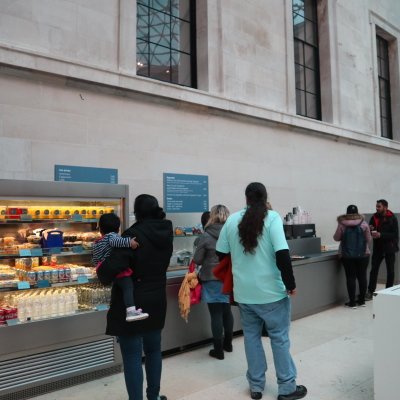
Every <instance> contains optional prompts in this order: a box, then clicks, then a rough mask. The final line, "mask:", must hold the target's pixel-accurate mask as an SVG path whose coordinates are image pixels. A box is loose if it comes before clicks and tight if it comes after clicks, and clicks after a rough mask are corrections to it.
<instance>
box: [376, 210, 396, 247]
mask: <svg viewBox="0 0 400 400" xmlns="http://www.w3.org/2000/svg"><path fill="white" fill-rule="evenodd" d="M369 224H370V225H372V226H373V227H374V229H376V230H377V231H378V232H380V234H381V237H380V238H379V239H374V253H375V252H377V253H396V252H398V251H399V225H398V222H397V218H396V216H395V215H394V214H393V213H392V212H391V211H390V210H387V211H386V215H385V216H383V215H380V214H378V213H375V214H374V215H373V216H372V217H371V220H370V221H369Z"/></svg>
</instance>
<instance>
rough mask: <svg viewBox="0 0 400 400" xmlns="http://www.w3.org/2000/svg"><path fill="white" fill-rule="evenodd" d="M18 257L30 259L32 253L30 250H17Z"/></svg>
mask: <svg viewBox="0 0 400 400" xmlns="http://www.w3.org/2000/svg"><path fill="white" fill-rule="evenodd" d="M19 255H20V256H21V257H30V256H31V255H32V253H31V250H30V249H20V250H19Z"/></svg>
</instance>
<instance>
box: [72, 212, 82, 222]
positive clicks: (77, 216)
mask: <svg viewBox="0 0 400 400" xmlns="http://www.w3.org/2000/svg"><path fill="white" fill-rule="evenodd" d="M72 221H75V222H82V215H80V214H72Z"/></svg>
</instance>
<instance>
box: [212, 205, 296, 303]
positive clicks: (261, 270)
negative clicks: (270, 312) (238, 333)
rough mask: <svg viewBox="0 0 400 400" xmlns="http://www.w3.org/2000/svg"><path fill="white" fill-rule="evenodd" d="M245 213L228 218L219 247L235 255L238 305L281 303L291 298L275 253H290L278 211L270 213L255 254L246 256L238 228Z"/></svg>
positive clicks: (234, 272)
mask: <svg viewBox="0 0 400 400" xmlns="http://www.w3.org/2000/svg"><path fill="white" fill-rule="evenodd" d="M245 211H246V210H242V211H239V212H237V213H235V214H232V215H231V216H230V217H229V218H228V220H227V221H226V222H225V225H224V226H223V228H222V230H221V233H220V235H219V239H218V242H217V247H216V249H217V251H219V252H221V253H230V254H231V258H232V272H233V293H234V297H235V301H237V302H238V303H244V304H267V303H273V302H275V301H279V300H281V299H283V298H284V297H286V296H287V291H286V288H285V285H284V284H283V281H282V277H281V272H280V271H279V269H278V267H277V265H276V257H275V252H277V251H279V250H284V249H288V244H287V241H286V239H285V233H284V231H283V224H282V220H281V217H280V215H279V214H278V213H277V212H275V211H272V210H270V211H268V214H267V216H266V218H265V219H264V230H263V233H262V235H260V236H259V237H258V246H257V247H256V249H255V253H254V254H250V253H244V247H243V246H242V244H241V243H240V238H239V229H238V225H239V223H240V221H241V220H242V218H243V215H244V213H245Z"/></svg>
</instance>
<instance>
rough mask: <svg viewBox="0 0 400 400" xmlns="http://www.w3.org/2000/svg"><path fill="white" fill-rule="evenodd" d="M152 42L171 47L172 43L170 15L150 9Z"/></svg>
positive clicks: (150, 37)
mask: <svg viewBox="0 0 400 400" xmlns="http://www.w3.org/2000/svg"><path fill="white" fill-rule="evenodd" d="M149 40H150V42H153V43H156V44H159V45H161V46H167V47H169V46H170V44H171V23H170V17H169V16H168V15H166V14H163V13H160V12H158V11H154V10H151V9H150V32H149Z"/></svg>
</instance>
